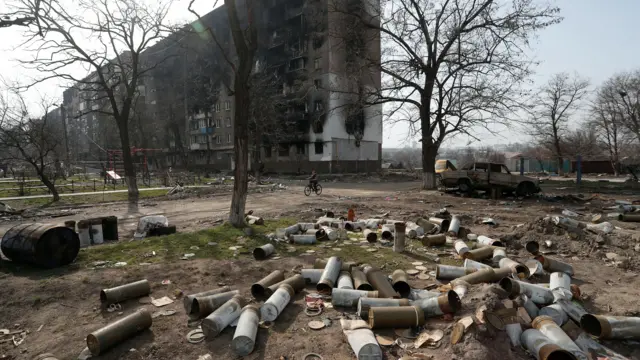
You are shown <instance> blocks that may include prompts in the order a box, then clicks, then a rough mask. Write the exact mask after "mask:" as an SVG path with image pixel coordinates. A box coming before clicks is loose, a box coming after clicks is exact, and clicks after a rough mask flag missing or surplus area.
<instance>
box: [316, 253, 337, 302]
mask: <svg viewBox="0 0 640 360" xmlns="http://www.w3.org/2000/svg"><path fill="white" fill-rule="evenodd" d="M341 268H342V261H341V260H340V258H338V257H337V256H332V257H331V258H329V261H327V265H325V267H324V271H323V272H322V277H321V278H320V281H318V284H317V285H316V290H318V292H322V293H329V292H331V289H333V287H334V286H335V284H336V281H338V276H340V269H341Z"/></svg>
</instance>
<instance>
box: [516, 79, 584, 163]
mask: <svg viewBox="0 0 640 360" xmlns="http://www.w3.org/2000/svg"><path fill="white" fill-rule="evenodd" d="M588 91H589V81H588V80H585V79H582V78H580V77H579V76H578V75H573V76H571V75H569V74H567V73H560V74H556V75H554V76H552V77H551V79H550V80H549V81H548V83H547V84H545V85H544V86H543V87H542V88H541V89H540V90H539V92H538V94H537V95H536V96H534V97H533V98H532V100H531V101H532V102H531V106H530V113H531V117H530V118H529V119H528V120H527V121H525V126H526V129H528V131H529V133H530V134H531V136H532V137H533V138H534V139H535V140H536V141H538V142H539V143H540V144H541V145H543V146H544V147H546V148H547V149H549V150H550V151H551V152H552V153H553V155H554V156H555V158H556V160H557V161H558V174H563V172H564V171H563V167H562V162H563V152H562V141H563V138H564V137H565V136H566V133H567V131H568V124H569V120H570V119H571V116H572V115H574V112H575V111H576V110H577V109H578V107H579V105H580V103H581V101H582V100H583V99H584V97H585V96H586V95H587V94H588Z"/></svg>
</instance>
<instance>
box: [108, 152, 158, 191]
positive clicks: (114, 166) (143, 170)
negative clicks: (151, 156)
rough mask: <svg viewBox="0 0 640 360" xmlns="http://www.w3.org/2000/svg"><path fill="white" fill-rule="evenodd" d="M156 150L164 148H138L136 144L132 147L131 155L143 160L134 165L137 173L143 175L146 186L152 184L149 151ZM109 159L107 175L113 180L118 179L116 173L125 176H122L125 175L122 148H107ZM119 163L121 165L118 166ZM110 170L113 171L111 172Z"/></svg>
mask: <svg viewBox="0 0 640 360" xmlns="http://www.w3.org/2000/svg"><path fill="white" fill-rule="evenodd" d="M155 151H162V149H143V148H137V147H135V146H132V147H131V156H132V157H133V158H134V161H135V160H136V158H139V159H140V160H141V161H140V162H134V164H133V165H134V167H136V173H138V174H141V175H142V183H143V184H144V185H146V186H149V185H150V184H151V173H150V172H149V161H148V158H147V153H149V152H155ZM107 159H108V164H109V167H108V168H107V169H106V171H107V175H108V176H109V177H111V179H112V180H113V181H115V180H118V179H117V178H116V176H113V175H114V174H115V175H118V176H120V177H122V178H124V176H122V175H124V165H123V159H122V150H115V149H109V150H107ZM119 164H120V165H121V167H118V165H119ZM108 172H113V173H112V174H109V173H108ZM118 172H120V173H118ZM123 181H124V180H123Z"/></svg>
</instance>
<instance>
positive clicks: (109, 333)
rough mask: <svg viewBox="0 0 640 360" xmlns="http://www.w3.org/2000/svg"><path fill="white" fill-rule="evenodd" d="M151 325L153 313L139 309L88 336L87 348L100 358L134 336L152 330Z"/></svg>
mask: <svg viewBox="0 0 640 360" xmlns="http://www.w3.org/2000/svg"><path fill="white" fill-rule="evenodd" d="M151 323H152V320H151V313H149V311H148V310H147V309H145V308H141V309H138V310H136V311H134V312H133V313H131V314H129V315H127V316H125V317H123V318H121V319H119V320H117V321H115V322H112V323H111V324H109V325H107V326H105V327H103V328H101V329H98V330H96V331H94V332H92V333H91V334H89V335H87V347H88V348H89V351H91V354H92V355H93V356H98V355H100V354H102V353H104V352H105V351H106V350H108V349H109V348H111V347H113V346H115V345H117V344H119V343H121V342H123V341H125V340H127V339H128V338H130V337H132V336H133V335H135V334H137V333H139V332H141V331H143V330H146V329H148V328H150V327H151Z"/></svg>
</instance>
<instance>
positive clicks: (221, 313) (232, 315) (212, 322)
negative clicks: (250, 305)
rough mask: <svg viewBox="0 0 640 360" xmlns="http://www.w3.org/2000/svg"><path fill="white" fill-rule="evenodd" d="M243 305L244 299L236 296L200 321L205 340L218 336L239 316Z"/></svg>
mask: <svg viewBox="0 0 640 360" xmlns="http://www.w3.org/2000/svg"><path fill="white" fill-rule="evenodd" d="M245 305H246V303H245V300H244V298H243V297H242V296H240V295H236V296H234V297H232V298H231V299H230V300H229V301H227V302H226V303H224V304H223V305H222V306H220V307H219V308H217V309H216V311H214V312H212V313H211V314H210V315H209V316H207V318H206V319H204V320H203V321H202V332H203V333H204V336H205V338H206V339H207V340H211V339H213V338H214V337H216V336H218V334H220V332H222V330H224V328H226V327H227V326H229V324H231V323H232V322H233V321H234V320H235V319H237V318H238V317H239V316H240V313H241V312H242V308H243V307H244V306H245Z"/></svg>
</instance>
